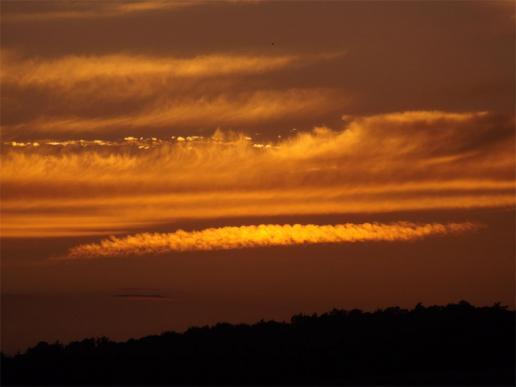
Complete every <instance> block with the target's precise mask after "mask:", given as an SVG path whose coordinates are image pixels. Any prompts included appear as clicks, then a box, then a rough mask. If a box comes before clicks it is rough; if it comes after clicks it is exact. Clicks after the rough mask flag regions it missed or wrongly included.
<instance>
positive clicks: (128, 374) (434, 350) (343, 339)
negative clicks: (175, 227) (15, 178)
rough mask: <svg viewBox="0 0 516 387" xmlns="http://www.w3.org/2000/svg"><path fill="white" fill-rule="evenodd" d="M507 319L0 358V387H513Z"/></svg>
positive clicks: (413, 317) (299, 319)
mask: <svg viewBox="0 0 516 387" xmlns="http://www.w3.org/2000/svg"><path fill="white" fill-rule="evenodd" d="M514 343H515V312H514V311H509V310H507V309H506V308H504V307H501V306H499V305H495V306H492V307H482V308H477V307H474V306H472V305H470V304H468V303H467V302H460V303H459V304H450V305H447V306H431V307H424V306H421V305H418V306H416V308H415V309H413V310H410V311H409V310H404V309H400V308H388V309H384V310H379V311H376V312H373V313H365V312H361V311H360V310H352V311H345V310H333V311H331V312H329V313H325V314H322V315H311V316H308V315H296V316H294V317H292V319H291V322H290V323H282V322H274V321H261V322H258V323H256V324H254V325H244V324H240V325H231V324H225V323H223V324H217V325H215V326H212V327H202V328H191V329H189V330H188V331H186V332H185V333H183V334H179V333H175V332H166V333H163V334H161V335H159V336H148V337H144V338H141V339H138V340H134V339H131V340H129V341H127V342H125V343H115V342H112V341H109V340H108V339H106V338H100V339H86V340H83V341H80V342H73V343H70V344H68V345H66V346H63V345H61V344H59V343H56V344H47V343H45V342H41V343H39V344H38V345H36V346H35V347H33V348H30V349H28V350H27V351H26V352H25V353H24V354H19V355H16V356H14V357H5V356H4V355H2V379H1V381H2V385H514V376H515V353H514V345H515V344H514Z"/></svg>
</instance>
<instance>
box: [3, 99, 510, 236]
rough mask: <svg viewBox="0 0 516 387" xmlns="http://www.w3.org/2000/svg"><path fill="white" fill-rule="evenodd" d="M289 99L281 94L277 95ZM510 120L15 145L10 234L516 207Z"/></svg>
mask: <svg viewBox="0 0 516 387" xmlns="http://www.w3.org/2000/svg"><path fill="white" fill-rule="evenodd" d="M278 103H279V102H278ZM513 146H514V132H513V121H512V118H511V117H504V116H499V115H495V114H491V113H485V112H471V113H449V112H439V111H426V112H423V111H419V112H402V113H395V114H387V115H377V116H367V117H347V123H346V125H345V127H344V129H342V130H339V131H334V130H330V129H328V128H316V129H314V130H313V131H312V132H306V133H300V134H297V135H293V136H291V137H290V138H286V139H281V140H278V141H271V142H260V141H259V140H256V139H253V138H251V137H246V136H245V135H243V134H236V133H233V134H231V133H224V132H217V133H215V134H214V135H213V136H212V137H198V136H193V137H188V138H186V137H185V138H182V137H177V138H168V139H158V138H155V139H136V138H132V137H128V138H127V139H126V140H124V141H112V142H109V141H102V140H98V141H91V142H84V141H68V142H53V141H41V143H37V146H35V145H34V142H30V145H29V143H23V145H22V144H21V143H8V144H4V145H3V152H2V171H1V175H0V178H1V183H2V199H3V200H2V215H3V216H2V235H4V236H24V235H25V236H27V235H31V236H38V235H40V236H43V235H44V236H51V235H74V233H75V234H76V235H85V234H86V235H88V234H89V235H95V234H97V235H105V234H110V233H111V234H113V233H127V232H130V231H129V230H131V229H145V228H147V227H150V226H152V225H156V224H161V223H167V222H175V221H178V220H181V219H212V218H224V217H235V216H240V217H259V216H271V215H302V214H311V215H317V214H338V213H340V214H342V213H380V212H392V211H414V210H429V209H442V208H447V209H453V208H485V207H512V206H514V204H515V199H514V189H515V187H516V182H515V179H514V165H515V164H514V163H515V160H514V152H513V149H514V148H513Z"/></svg>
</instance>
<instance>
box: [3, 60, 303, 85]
mask: <svg viewBox="0 0 516 387" xmlns="http://www.w3.org/2000/svg"><path fill="white" fill-rule="evenodd" d="M2 56H3V58H2V70H1V72H0V80H1V82H3V83H12V84H15V85H18V86H20V87H29V86H47V87H60V88H67V89H69V88H72V87H75V86H77V85H78V84H81V83H84V82H91V81H95V82H98V81H102V80H103V79H110V80H112V81H115V80H125V81H127V82H137V81H141V80H145V79H147V80H149V79H153V78H154V79H155V78H157V79H159V80H161V81H163V80H165V79H167V78H205V77H214V76H223V75H229V74H253V73H263V72H267V71H273V70H277V69H281V68H284V67H287V66H289V65H293V64H295V63H299V62H300V58H299V57H297V56H294V55H283V56H251V55H224V54H213V55H203V56H196V57H192V58H176V57H151V56H142V55H128V54H114V55H104V56H65V57H60V58H57V59H46V60H43V59H24V60H23V59H18V58H16V56H15V55H14V54H13V53H10V52H7V51H2ZM307 59H310V58H307ZM108 91H109V90H108Z"/></svg>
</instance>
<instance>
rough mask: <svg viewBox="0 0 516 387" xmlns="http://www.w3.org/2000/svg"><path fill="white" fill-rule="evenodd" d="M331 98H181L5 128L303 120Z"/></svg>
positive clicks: (321, 94) (299, 94)
mask: <svg viewBox="0 0 516 387" xmlns="http://www.w3.org/2000/svg"><path fill="white" fill-rule="evenodd" d="M334 97H335V96H334V95H333V93H332V92H331V91H330V90H324V89H320V90H318V89H291V90H281V91H258V92H253V93H250V94H248V93H244V94H236V95H234V96H227V95H218V96H214V97H210V98H204V97H201V98H197V99H191V98H181V99H177V100H173V101H169V102H164V103H163V102H161V103H159V104H157V105H155V106H151V107H148V108H145V109H143V110H141V111H139V112H136V113H131V114H124V115H121V116H115V117H106V118H102V117H101V118H78V117H68V118H51V119H49V118H46V117H43V118H40V119H36V120H34V121H31V122H26V123H23V124H18V125H13V126H5V127H4V128H3V130H4V131H6V132H8V133H10V134H13V133H16V132H23V131H24V130H27V129H30V130H33V131H36V132H39V131H41V132H46V133H48V132H50V133H59V132H61V133H74V132H77V133H84V132H97V133H98V132H104V133H105V132H106V131H108V130H118V129H120V128H125V129H127V130H130V129H135V128H147V127H149V126H151V127H170V126H174V125H197V126H202V125H204V124H206V123H207V122H210V120H216V122H218V123H220V124H226V125H236V124H239V123H250V122H257V121H263V122H266V121H269V120H277V119H282V118H288V117H290V118H292V117H307V116H309V115H311V114H314V113H316V112H321V111H327V110H331V109H334V108H335V103H336V102H337V101H336V100H335V99H334Z"/></svg>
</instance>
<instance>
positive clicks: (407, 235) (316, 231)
mask: <svg viewBox="0 0 516 387" xmlns="http://www.w3.org/2000/svg"><path fill="white" fill-rule="evenodd" d="M479 227H480V226H478V225H475V224H472V223H450V224H439V223H429V224H414V223H407V222H399V223H393V224H378V223H363V224H352V223H346V224H337V225H322V226H320V225H314V224H308V225H301V224H294V225H289V224H285V225H278V224H261V225H258V226H239V227H220V228H208V229H205V230H200V231H183V230H178V231H176V232H173V233H166V234H158V233H153V234H152V233H144V234H136V235H130V236H127V237H124V238H116V237H111V238H109V239H104V240H102V241H100V242H99V243H91V244H84V245H79V246H76V247H73V248H72V249H71V250H70V251H69V253H68V254H67V256H66V257H65V258H66V259H77V258H100V257H117V256H127V255H143V254H159V253H166V252H171V251H196V250H201V251H205V250H229V249H241V248H250V247H265V246H290V245H301V244H317V243H352V242H367V241H407V240H413V239H420V238H424V237H427V236H430V235H435V234H456V233H462V232H467V231H473V230H476V229H478V228H479Z"/></svg>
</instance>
